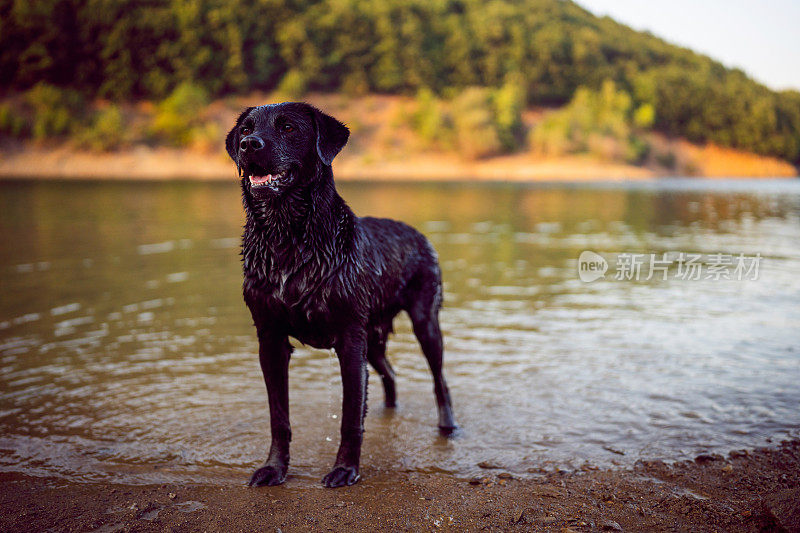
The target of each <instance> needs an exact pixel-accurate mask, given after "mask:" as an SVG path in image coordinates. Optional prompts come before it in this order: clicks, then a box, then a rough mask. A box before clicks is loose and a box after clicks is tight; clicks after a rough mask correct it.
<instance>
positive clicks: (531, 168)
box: [0, 146, 797, 181]
mask: <svg viewBox="0 0 800 533" xmlns="http://www.w3.org/2000/svg"><path fill="white" fill-rule="evenodd" d="M714 161H725V162H727V163H726V164H716V166H714V165H710V164H709V165H707V166H705V167H702V168H701V169H700V170H699V172H700V173H701V174H702V175H703V176H708V177H726V178H730V177H745V178H746V177H796V176H797V172H796V169H794V167H792V166H791V165H789V164H788V163H784V162H776V161H774V160H764V161H762V162H761V163H760V165H759V166H758V167H757V168H749V167H747V166H740V165H739V164H738V163H737V159H736V158H735V157H733V156H731V157H728V155H725V156H724V157H717V158H716V159H714ZM334 173H335V175H336V179H338V180H376V181H381V180H403V181H405V180H434V181H457V180H476V181H551V180H552V181H590V180H642V179H651V178H657V177H666V176H670V175H675V174H676V172H667V171H665V170H663V169H661V170H659V169H653V168H647V167H638V166H633V165H627V164H622V163H613V162H608V161H598V160H596V159H593V158H591V157H588V156H571V157H562V158H537V157H534V156H533V155H531V154H528V153H521V154H514V155H509V156H503V157H495V158H491V159H487V160H480V161H465V160H463V159H461V158H459V157H457V156H455V155H452V154H445V153H441V154H425V153H419V154H410V155H409V157H407V158H404V159H397V158H386V159H375V158H365V157H362V156H358V155H349V154H347V153H343V154H342V155H341V156H340V157H339V158H337V160H336V161H335V162H334ZM678 174H680V173H678ZM235 177H236V170H235V168H234V166H233V164H232V163H231V161H230V159H228V157H227V156H225V155H222V154H218V153H213V154H210V153H198V152H192V151H188V150H178V149H171V148H150V147H146V146H139V147H134V148H131V149H128V150H124V151H120V152H113V153H92V152H81V151H74V150H71V149H69V148H67V147H60V148H52V149H48V148H43V147H36V146H28V147H26V148H25V149H18V148H17V149H5V150H0V178H4V179H15V178H16V179H37V178H45V179H121V180H128V179H134V180H140V179H144V180H174V179H200V180H226V179H235Z"/></svg>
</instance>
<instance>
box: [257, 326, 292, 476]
mask: <svg viewBox="0 0 800 533" xmlns="http://www.w3.org/2000/svg"><path fill="white" fill-rule="evenodd" d="M291 353H292V346H291V344H289V339H288V337H287V336H286V335H278V334H276V333H275V332H272V331H261V330H259V332H258V359H259V361H260V363H261V371H262V372H263V373H264V381H265V382H266V384H267V396H268V397H269V423H270V429H271V433H272V444H271V445H270V448H269V457H267V462H266V463H264V466H262V467H261V468H259V469H258V470H256V471H255V472H254V473H253V476H252V477H251V478H250V485H251V486H253V485H280V484H281V483H283V482H284V480H285V479H286V470H287V468H288V467H289V442H290V441H291V440H292V429H291V426H290V424H289V357H290V356H291Z"/></svg>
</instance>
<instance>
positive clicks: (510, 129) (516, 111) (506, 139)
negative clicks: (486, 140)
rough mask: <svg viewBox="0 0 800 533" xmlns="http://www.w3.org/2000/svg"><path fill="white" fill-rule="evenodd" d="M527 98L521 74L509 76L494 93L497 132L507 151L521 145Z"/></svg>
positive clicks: (493, 102) (493, 101)
mask: <svg viewBox="0 0 800 533" xmlns="http://www.w3.org/2000/svg"><path fill="white" fill-rule="evenodd" d="M526 99H527V96H526V92H525V83H524V80H523V79H522V78H521V77H519V76H509V77H508V78H507V80H506V82H505V83H504V84H503V85H502V86H501V87H500V88H499V89H497V90H495V91H494V93H493V95H492V104H493V107H494V116H495V120H494V121H495V124H496V127H497V134H498V136H499V138H500V143H501V144H502V145H503V149H504V150H505V151H512V150H515V149H517V148H518V147H519V145H520V139H521V138H522V136H523V125H522V111H523V109H525V102H526Z"/></svg>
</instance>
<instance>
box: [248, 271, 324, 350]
mask: <svg viewBox="0 0 800 533" xmlns="http://www.w3.org/2000/svg"><path fill="white" fill-rule="evenodd" d="M244 293H245V301H246V303H247V305H248V307H250V310H251V312H252V314H253V317H254V320H256V322H258V321H259V320H263V321H264V322H265V324H262V325H260V324H258V323H256V327H260V326H266V327H271V326H273V325H276V324H281V325H282V326H283V327H285V328H287V334H289V335H290V336H292V337H295V338H296V339H297V340H299V341H300V342H302V343H304V344H308V345H310V346H313V347H315V348H329V347H331V346H332V345H333V343H334V342H335V340H336V339H335V335H334V332H335V331H336V327H335V326H334V325H333V322H334V320H333V313H331V310H330V308H329V299H330V287H315V286H313V285H312V284H310V283H308V281H307V280H306V279H305V278H303V277H301V276H300V277H298V276H291V275H280V274H279V275H276V276H274V277H272V276H271V277H270V278H269V279H264V278H258V277H252V276H245V283H244Z"/></svg>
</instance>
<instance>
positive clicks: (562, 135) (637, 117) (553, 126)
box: [531, 80, 655, 164]
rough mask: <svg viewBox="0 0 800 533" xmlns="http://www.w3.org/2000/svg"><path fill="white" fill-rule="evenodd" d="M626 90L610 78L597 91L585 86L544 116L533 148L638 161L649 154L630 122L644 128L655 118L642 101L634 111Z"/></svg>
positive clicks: (544, 151)
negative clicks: (619, 87) (586, 153)
mask: <svg viewBox="0 0 800 533" xmlns="http://www.w3.org/2000/svg"><path fill="white" fill-rule="evenodd" d="M631 109H632V99H631V97H630V95H629V94H628V93H626V92H625V91H623V90H620V89H617V87H616V85H615V84H614V82H613V81H610V80H606V81H605V82H603V85H602V86H601V88H600V90H599V91H591V90H589V89H587V88H585V87H581V88H579V89H578V90H577V91H575V95H574V96H573V98H572V100H571V101H570V102H569V104H567V105H566V106H564V107H563V108H562V109H559V110H558V111H555V112H552V113H550V114H549V115H547V116H546V117H545V118H544V120H543V121H542V122H541V124H539V125H538V126H537V127H536V128H535V129H534V130H533V132H532V134H531V147H532V149H533V150H534V151H537V152H539V153H544V154H548V155H560V154H564V153H568V152H573V153H581V152H589V153H592V154H594V155H596V156H598V157H601V158H603V159H611V160H624V161H627V162H629V163H635V164H641V163H643V162H644V161H645V159H646V158H647V156H648V155H649V153H650V145H649V143H648V142H647V141H646V140H645V139H643V138H642V137H641V135H640V134H639V132H637V131H636V130H635V129H634V127H633V124H635V125H636V126H637V127H638V128H641V129H645V128H647V127H649V126H651V125H652V123H653V121H654V119H655V112H654V111H653V107H652V106H650V105H649V104H644V105H642V106H641V107H639V108H638V109H636V111H635V112H632V111H631Z"/></svg>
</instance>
